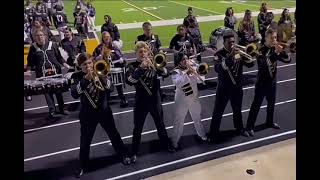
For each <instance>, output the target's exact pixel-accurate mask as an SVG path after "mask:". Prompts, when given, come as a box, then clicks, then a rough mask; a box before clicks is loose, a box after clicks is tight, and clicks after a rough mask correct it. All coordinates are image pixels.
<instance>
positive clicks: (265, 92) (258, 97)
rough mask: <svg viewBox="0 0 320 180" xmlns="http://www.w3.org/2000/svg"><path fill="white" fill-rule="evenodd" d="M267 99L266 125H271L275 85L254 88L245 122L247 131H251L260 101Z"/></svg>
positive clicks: (274, 101)
mask: <svg viewBox="0 0 320 180" xmlns="http://www.w3.org/2000/svg"><path fill="white" fill-rule="evenodd" d="M264 97H266V99H267V119H266V122H267V124H272V123H273V113H274V106H275V103H276V85H275V84H274V85H269V86H260V87H259V86H258V87H257V86H256V89H255V94H254V100H253V102H252V104H251V108H250V112H249V117H248V121H247V127H246V128H247V130H253V128H254V125H255V122H256V120H257V116H258V113H259V110H260V107H261V104H262V101H263V99H264Z"/></svg>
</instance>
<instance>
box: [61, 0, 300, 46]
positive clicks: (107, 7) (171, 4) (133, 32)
mask: <svg viewBox="0 0 320 180" xmlns="http://www.w3.org/2000/svg"><path fill="white" fill-rule="evenodd" d="M262 2H267V4H268V7H269V8H271V9H282V8H284V7H288V8H290V7H295V6H296V2H295V1H289V0H264V1H262V0H247V1H241V0H237V1H231V0H225V1H220V0H211V1H203V0H172V1H169V0H156V1H150V0H125V1H123V0H121V1H120V0H117V1H115V0H114V1H112V0H93V1H92V3H93V6H94V7H95V8H96V12H97V14H96V22H95V23H96V26H99V25H102V24H103V23H104V19H103V16H104V15H105V14H109V15H111V17H112V19H113V22H114V23H116V24H123V23H134V22H144V21H158V20H172V19H181V18H184V17H185V16H186V14H187V8H188V7H189V6H192V7H193V13H194V15H195V16H210V15H224V13H225V10H226V8H227V7H233V9H234V10H235V13H239V12H240V13H241V12H244V11H245V10H246V9H250V10H251V11H259V7H260V5H261V3H262ZM75 3H76V0H64V4H65V11H66V13H67V16H68V20H69V22H70V26H72V25H73V20H74V18H73V16H72V13H73V9H74V6H75ZM278 19H279V15H276V16H275V20H276V21H278ZM238 22H239V21H238ZM255 22H256V24H257V21H256V18H255ZM181 23H182V22H181ZM199 25H200V30H201V34H202V39H203V41H204V42H205V43H207V42H208V41H209V36H210V33H211V32H212V31H213V30H214V29H216V28H218V27H219V26H222V25H223V21H212V22H201V23H199ZM256 28H257V25H256ZM153 32H154V33H155V34H158V35H159V37H160V40H161V43H162V46H163V47H168V46H169V43H170V40H171V38H172V37H173V36H174V34H175V33H176V25H174V26H161V27H153ZM142 33H143V32H142V29H141V28H137V29H126V30H120V34H121V39H122V41H123V43H124V47H123V51H124V52H130V51H132V49H133V46H134V41H135V40H136V37H137V36H138V35H140V34H142ZM98 36H99V37H100V36H101V34H100V32H98Z"/></svg>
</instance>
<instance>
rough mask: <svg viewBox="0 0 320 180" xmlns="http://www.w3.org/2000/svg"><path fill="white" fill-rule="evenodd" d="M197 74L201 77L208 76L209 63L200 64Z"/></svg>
mask: <svg viewBox="0 0 320 180" xmlns="http://www.w3.org/2000/svg"><path fill="white" fill-rule="evenodd" d="M197 72H198V74H199V75H201V76H205V75H207V74H208V72H209V65H208V64H207V63H200V64H199V66H198V68H197Z"/></svg>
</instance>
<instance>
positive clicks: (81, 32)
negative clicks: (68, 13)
mask: <svg viewBox="0 0 320 180" xmlns="http://www.w3.org/2000/svg"><path fill="white" fill-rule="evenodd" d="M76 29H77V31H78V34H79V35H80V37H81V38H82V39H87V32H86V28H85V27H84V26H77V28H76Z"/></svg>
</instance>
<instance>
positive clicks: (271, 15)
mask: <svg viewBox="0 0 320 180" xmlns="http://www.w3.org/2000/svg"><path fill="white" fill-rule="evenodd" d="M266 17H272V18H271V19H273V18H274V15H273V12H271V11H270V12H267V14H266Z"/></svg>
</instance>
